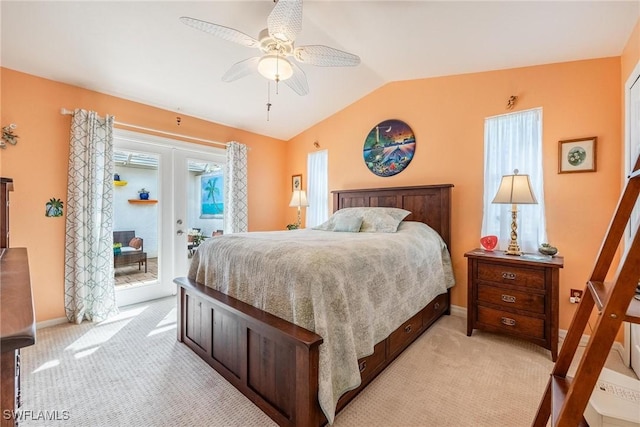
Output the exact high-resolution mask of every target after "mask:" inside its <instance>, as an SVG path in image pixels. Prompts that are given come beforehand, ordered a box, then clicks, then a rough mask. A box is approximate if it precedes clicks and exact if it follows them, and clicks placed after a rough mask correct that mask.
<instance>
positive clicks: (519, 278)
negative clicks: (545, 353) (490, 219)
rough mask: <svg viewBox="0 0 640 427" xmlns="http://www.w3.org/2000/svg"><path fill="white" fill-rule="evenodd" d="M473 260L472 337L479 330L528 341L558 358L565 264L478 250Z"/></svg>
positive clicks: (470, 295)
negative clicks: (560, 302) (560, 291)
mask: <svg viewBox="0 0 640 427" xmlns="http://www.w3.org/2000/svg"><path fill="white" fill-rule="evenodd" d="M464 256H465V257H467V258H468V281H467V286H468V290H467V291H468V296H467V336H471V334H472V333H473V330H474V329H482V330H485V331H490V332H495V333H501V334H507V335H511V336H514V337H518V338H522V339H525V340H527V341H531V342H533V343H535V344H537V345H540V346H542V347H544V348H546V349H548V350H550V351H551V359H552V360H553V361H554V362H555V361H556V358H557V357H558V288H559V286H560V279H559V269H560V268H562V267H563V265H564V258H562V257H557V256H556V257H549V256H545V255H539V254H525V255H523V256H514V255H505V254H504V252H503V251H493V252H487V251H484V250H482V249H474V250H473V251H469V252H467V253H466V254H464Z"/></svg>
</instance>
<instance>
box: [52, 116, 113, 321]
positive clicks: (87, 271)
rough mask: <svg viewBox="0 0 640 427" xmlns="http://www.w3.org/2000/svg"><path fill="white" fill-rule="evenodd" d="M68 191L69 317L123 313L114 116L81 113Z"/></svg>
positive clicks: (73, 142) (73, 128)
mask: <svg viewBox="0 0 640 427" xmlns="http://www.w3.org/2000/svg"><path fill="white" fill-rule="evenodd" d="M68 180H69V182H68V190H67V218H66V244H65V246H66V249H65V272H64V288H65V295H64V304H65V312H66V316H67V319H69V321H70V322H73V323H78V324H79V323H81V322H82V321H83V320H85V319H86V320H89V321H94V322H99V321H102V320H104V319H106V318H107V317H109V316H111V315H113V314H116V313H118V308H117V306H116V295H115V288H114V282H113V233H112V227H113V204H112V199H113V182H112V181H113V117H112V116H107V117H106V118H105V119H102V118H99V117H98V115H97V113H95V112H93V111H85V110H75V111H74V113H73V119H72V121H71V139H70V150H69V175H68Z"/></svg>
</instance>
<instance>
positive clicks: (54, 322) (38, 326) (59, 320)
mask: <svg viewBox="0 0 640 427" xmlns="http://www.w3.org/2000/svg"><path fill="white" fill-rule="evenodd" d="M63 323H69V320H68V319H67V318H66V317H58V318H57V319H50V320H43V321H42V322H38V323H36V330H38V329H43V328H50V327H51V326H56V325H62V324H63Z"/></svg>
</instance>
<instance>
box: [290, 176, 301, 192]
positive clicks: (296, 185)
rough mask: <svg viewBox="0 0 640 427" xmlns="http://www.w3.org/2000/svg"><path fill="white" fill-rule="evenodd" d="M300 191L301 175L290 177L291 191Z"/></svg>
mask: <svg viewBox="0 0 640 427" xmlns="http://www.w3.org/2000/svg"><path fill="white" fill-rule="evenodd" d="M296 190H302V175H293V176H292V177H291V191H296Z"/></svg>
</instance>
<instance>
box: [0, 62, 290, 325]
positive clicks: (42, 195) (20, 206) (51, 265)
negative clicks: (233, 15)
mask: <svg viewBox="0 0 640 427" xmlns="http://www.w3.org/2000/svg"><path fill="white" fill-rule="evenodd" d="M0 71H1V73H2V74H1V77H0V78H1V81H0V83H1V88H2V93H1V110H0V111H1V113H2V116H1V119H0V120H1V121H0V123H1V124H2V126H5V125H6V124H9V123H15V124H17V125H18V128H17V129H16V132H15V133H16V134H17V135H19V137H20V139H19V142H18V144H17V145H15V146H9V147H7V149H5V150H1V151H0V156H1V157H0V173H1V176H5V177H11V178H13V179H14V184H15V191H14V192H13V193H12V194H11V222H10V233H11V246H12V247H27V248H28V251H29V263H30V270H31V281H32V288H33V292H34V299H35V309H36V320H37V321H43V320H49V319H55V318H59V317H63V316H64V217H62V218H47V217H45V216H44V208H45V203H46V202H47V201H48V200H49V199H50V198H51V197H56V198H60V199H62V200H63V201H66V197H67V165H68V155H69V149H68V146H69V128H70V123H71V117H70V116H63V115H61V114H60V108H61V107H64V108H68V109H74V108H84V109H88V110H94V111H97V112H98V113H99V114H101V115H103V116H104V115H105V114H111V115H114V116H115V117H116V120H118V121H121V122H124V123H132V124H136V125H139V126H145V127H149V128H153V129H159V130H164V131H169V132H175V133H180V134H184V135H189V136H194V137H200V138H206V139H210V140H214V141H220V142H228V141H231V140H235V141H239V142H241V143H243V144H246V145H247V146H248V147H250V151H249V156H248V169H249V176H248V188H249V201H248V203H249V229H250V230H251V231H258V230H273V229H282V228H283V218H284V217H285V215H286V211H285V210H286V209H287V205H284V204H282V203H276V202H274V200H276V201H279V200H281V199H284V198H286V195H285V193H286V194H290V192H289V189H288V188H286V187H285V186H283V184H282V183H283V182H284V181H285V178H284V173H285V172H284V171H283V169H284V158H285V149H286V144H285V143H284V142H283V141H281V140H277V139H273V138H268V137H265V136H262V135H257V134H253V133H250V132H246V131H242V130H239V129H234V128H231V127H227V126H222V125H219V124H216V123H211V122H207V121H204V120H199V119H195V118H192V117H188V116H185V115H183V114H180V116H181V117H182V121H181V124H180V126H179V127H178V126H177V124H176V116H177V114H176V113H174V112H171V111H166V110H161V109H158V108H154V107H150V106H147V105H143V104H138V103H135V102H131V101H126V100H124V99H121V98H116V97H113V96H108V95H104V94H101V93H97V92H92V91H89V90H86V89H82V88H79V87H75V86H70V85H66V84H62V83H58V82H54V81H51V80H46V79H42V78H38V77H34V76H31V75H27V74H23V73H20V72H16V71H13V70H10V69H6V68H2V69H0ZM274 171H275V172H274ZM278 171H282V172H278Z"/></svg>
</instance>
